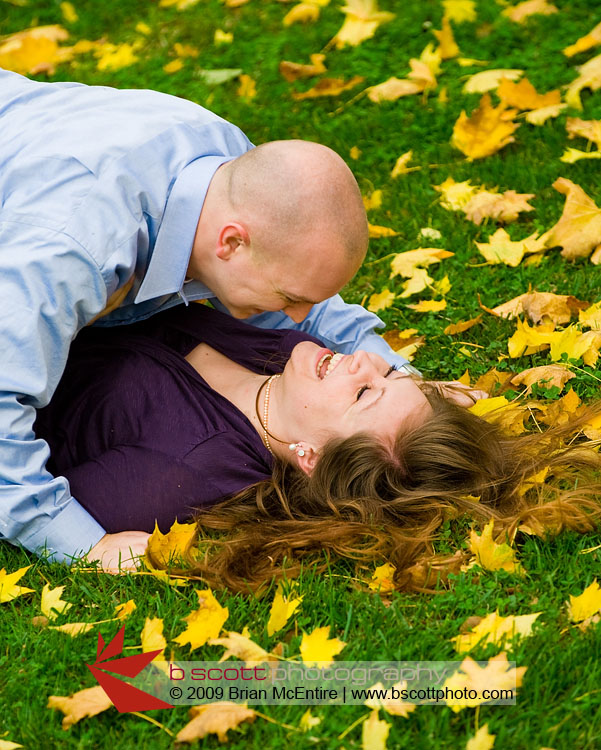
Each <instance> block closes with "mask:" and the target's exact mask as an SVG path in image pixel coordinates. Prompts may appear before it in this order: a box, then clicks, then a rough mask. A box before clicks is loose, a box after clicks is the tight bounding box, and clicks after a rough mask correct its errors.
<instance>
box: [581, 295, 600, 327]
mask: <svg viewBox="0 0 601 750" xmlns="http://www.w3.org/2000/svg"><path fill="white" fill-rule="evenodd" d="M578 322H579V323H580V325H581V326H584V327H586V328H592V329H593V330H595V331H600V330H601V302H595V304H594V305H590V307H587V308H585V309H584V310H580V312H579V314H578Z"/></svg>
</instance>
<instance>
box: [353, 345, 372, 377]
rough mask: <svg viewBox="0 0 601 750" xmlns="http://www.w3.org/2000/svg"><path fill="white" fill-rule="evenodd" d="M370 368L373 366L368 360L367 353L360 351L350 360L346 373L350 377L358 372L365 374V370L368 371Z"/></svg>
mask: <svg viewBox="0 0 601 750" xmlns="http://www.w3.org/2000/svg"><path fill="white" fill-rule="evenodd" d="M372 367H373V365H372V361H371V359H370V358H369V355H368V354H367V352H364V351H363V350H362V349H360V350H359V351H356V352H355V353H354V354H353V355H352V359H351V361H350V364H349V366H348V372H349V374H350V375H355V374H356V373H358V372H365V370H366V369H370V368H372Z"/></svg>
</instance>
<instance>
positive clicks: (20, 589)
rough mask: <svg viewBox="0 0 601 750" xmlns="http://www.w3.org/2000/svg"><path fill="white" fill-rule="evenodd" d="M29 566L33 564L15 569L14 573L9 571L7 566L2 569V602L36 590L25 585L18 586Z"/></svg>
mask: <svg viewBox="0 0 601 750" xmlns="http://www.w3.org/2000/svg"><path fill="white" fill-rule="evenodd" d="M29 568H31V565H26V566H25V567H24V568H19V570H15V571H14V573H7V572H6V569H5V568H2V570H0V604H3V603H4V602H10V601H12V600H13V599H16V598H17V597H18V596H23V594H29V593H30V592H32V591H34V589H28V588H25V586H17V581H19V580H20V579H21V578H22V577H23V576H24V575H25V573H26V572H27V571H28V570H29Z"/></svg>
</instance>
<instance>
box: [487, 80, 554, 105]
mask: <svg viewBox="0 0 601 750" xmlns="http://www.w3.org/2000/svg"><path fill="white" fill-rule="evenodd" d="M497 95H498V97H499V99H501V101H503V102H505V104H506V105H507V106H508V107H517V108H518V109H522V110H524V109H541V108H542V107H552V106H556V105H557V104H561V94H560V93H559V89H554V90H553V91H548V92H547V93H546V94H539V93H538V92H537V90H536V89H535V88H534V86H533V85H532V84H531V83H530V81H529V80H528V79H527V78H522V80H521V81H520V82H519V83H514V82H513V81H510V80H509V79H507V78H502V79H501V82H500V83H499V88H498V89H497Z"/></svg>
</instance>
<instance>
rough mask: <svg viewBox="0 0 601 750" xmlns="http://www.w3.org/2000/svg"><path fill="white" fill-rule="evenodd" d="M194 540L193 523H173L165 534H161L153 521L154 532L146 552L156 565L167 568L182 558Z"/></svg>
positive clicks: (194, 527)
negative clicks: (150, 555)
mask: <svg viewBox="0 0 601 750" xmlns="http://www.w3.org/2000/svg"><path fill="white" fill-rule="evenodd" d="M194 539H196V524H195V523H179V522H178V521H174V523H173V524H172V526H171V528H170V529H169V531H168V532H167V533H166V534H163V533H162V532H161V530H160V529H159V526H158V524H157V523H156V521H155V524H154V531H153V532H152V534H151V535H150V538H149V539H148V552H149V553H150V554H152V557H153V559H154V560H156V561H157V563H158V564H160V565H164V566H165V567H167V566H168V565H169V564H170V562H172V561H174V562H177V560H178V559H179V558H182V557H183V556H184V553H185V551H186V548H187V547H188V545H189V544H190V543H192V541H193V540H194Z"/></svg>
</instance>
